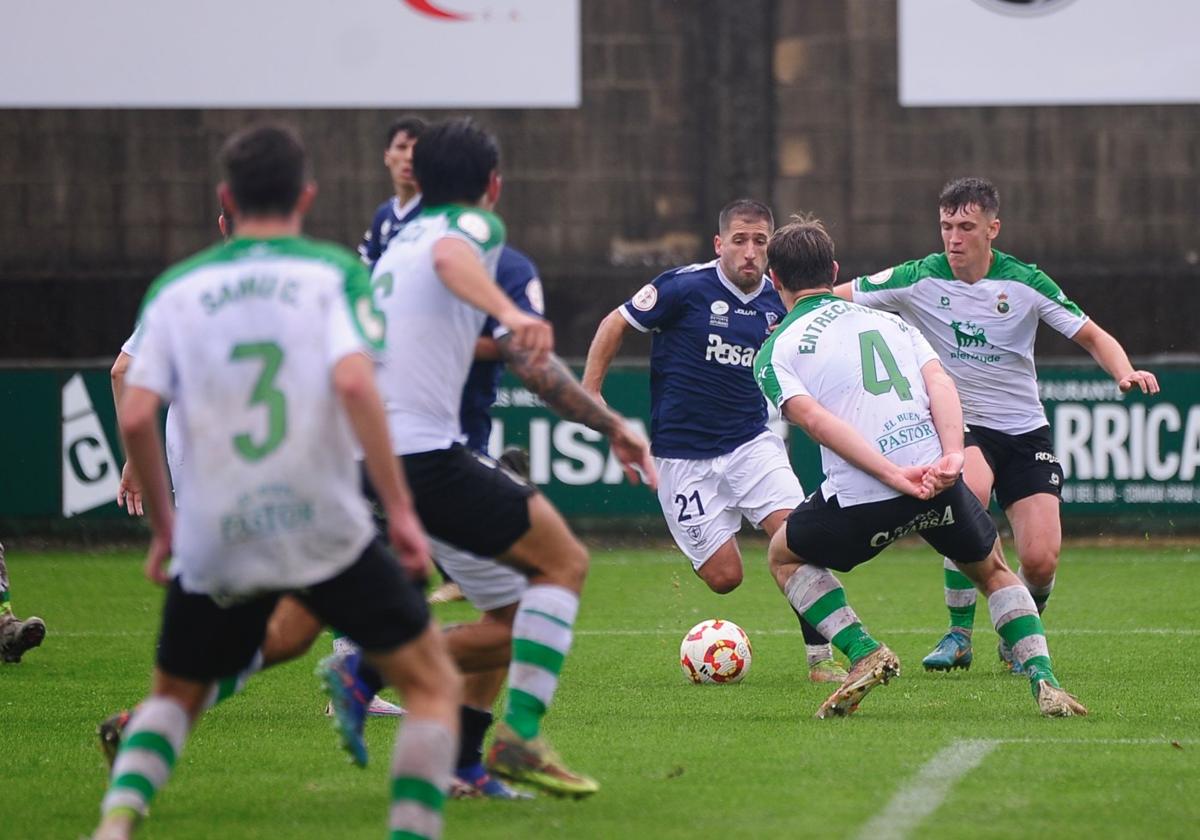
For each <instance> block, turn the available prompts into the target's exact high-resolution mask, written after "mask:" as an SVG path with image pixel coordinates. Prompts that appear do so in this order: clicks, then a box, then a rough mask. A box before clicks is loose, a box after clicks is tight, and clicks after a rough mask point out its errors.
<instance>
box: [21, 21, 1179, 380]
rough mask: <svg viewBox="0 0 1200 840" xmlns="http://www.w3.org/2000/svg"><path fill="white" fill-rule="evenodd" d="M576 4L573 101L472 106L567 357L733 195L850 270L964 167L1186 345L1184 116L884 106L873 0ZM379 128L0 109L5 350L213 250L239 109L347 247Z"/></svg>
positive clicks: (922, 249) (905, 252)
mask: <svg viewBox="0 0 1200 840" xmlns="http://www.w3.org/2000/svg"><path fill="white" fill-rule="evenodd" d="M582 7H583V38H582V61H583V106H582V107H581V108H580V109H578V110H571V111H565V110H552V111H551V110H531V111H494V112H481V113H478V114H477V116H479V117H480V118H481V119H482V120H483V121H484V122H485V123H487V124H488V125H490V126H491V127H492V128H494V129H495V130H496V131H497V133H498V134H499V135H500V137H501V141H502V143H503V146H504V153H505V184H506V186H505V195H504V198H503V201H502V205H501V208H500V209H501V211H502V213H503V215H504V216H505V218H506V220H507V221H508V223H509V228H510V238H511V241H512V242H513V244H515V245H517V246H518V247H520V248H522V249H524V250H526V251H527V252H528V253H529V254H530V255H531V256H532V257H533V258H534V259H535V261H537V262H538V263H539V264H540V265H541V267H542V274H543V277H544V279H545V281H546V286H547V291H548V297H549V304H550V313H551V315H552V317H553V318H554V320H555V322H556V324H557V325H558V329H559V335H560V339H559V340H560V349H561V350H562V351H563V352H565V353H566V354H569V355H581V354H582V353H583V352H585V350H586V347H587V341H588V338H589V337H590V335H591V332H592V329H593V328H594V326H595V324H596V322H597V321H598V320H599V319H600V318H601V317H603V315H604V314H605V313H606V312H607V311H608V310H609V309H610V308H611V307H612V306H614V305H615V304H617V303H618V302H620V301H621V300H622V299H623V298H624V297H625V296H627V295H628V294H629V293H630V292H632V291H633V290H634V289H636V288H637V286H639V285H640V284H641V283H643V282H645V281H646V280H648V279H650V278H651V277H653V276H654V275H655V274H656V273H657V272H658V271H660V270H662V269H664V268H666V267H669V266H671V265H675V264H678V263H681V262H691V261H693V260H697V259H707V258H709V256H710V255H711V244H710V241H711V236H712V233H713V232H714V231H713V228H714V227H715V216H716V212H717V210H718V209H719V208H720V207H721V205H722V204H724V203H725V201H727V200H729V199H730V198H733V197H736V196H739V195H754V196H764V197H767V198H768V199H770V200H771V201H773V202H774V205H775V207H776V209H777V213H778V215H780V216H781V217H782V216H786V214H787V213H790V212H793V211H795V210H798V209H805V210H811V211H815V212H817V213H818V214H819V215H821V216H822V217H823V218H825V219H826V220H827V221H828V222H829V223H830V225H831V228H832V231H833V233H834V235H835V237H836V238H837V240H838V247H839V256H840V257H841V259H842V262H843V266H844V270H845V271H846V272H847V273H855V272H859V271H869V270H874V269H875V268H878V267H881V266H883V265H886V264H890V263H892V262H896V261H898V260H901V259H905V258H908V257H911V256H917V255H922V254H925V253H928V252H930V251H933V250H937V249H938V248H939V247H940V243H939V239H938V236H937V227H936V215H935V214H936V208H935V206H934V205H935V203H936V195H937V191H938V189H939V187H940V185H941V184H942V182H943V181H945V180H946V179H947V178H950V177H953V176H955V175H959V174H966V173H978V174H982V175H986V176H987V177H990V178H992V179H993V180H995V181H996V183H997V184H998V185H999V187H1000V189H1001V192H1002V198H1003V201H1004V204H1003V210H1002V217H1003V220H1004V231H1003V234H1002V238H1001V241H1000V243H999V246H1000V247H1001V248H1002V249H1005V250H1009V251H1011V252H1012V253H1014V254H1016V255H1017V256H1020V257H1022V258H1024V259H1027V260H1032V261H1036V262H1038V263H1039V264H1041V265H1042V267H1043V268H1045V269H1046V270H1047V271H1048V272H1050V274H1051V275H1052V276H1054V277H1056V278H1057V279H1059V280H1060V282H1061V283H1062V284H1063V285H1064V287H1065V288H1066V289H1067V291H1068V292H1069V293H1070V294H1071V295H1072V296H1073V297H1075V298H1076V299H1077V300H1078V301H1079V302H1080V303H1081V305H1083V306H1084V308H1085V309H1087V310H1088V311H1089V312H1092V313H1093V314H1094V315H1095V316H1096V317H1097V318H1098V319H1099V320H1100V321H1101V322H1102V323H1105V324H1106V325H1108V326H1110V327H1111V328H1112V330H1113V331H1114V332H1115V333H1117V334H1118V335H1119V336H1120V337H1121V338H1123V339H1124V340H1126V342H1127V344H1128V346H1129V347H1130V349H1131V350H1132V351H1134V352H1137V353H1156V352H1182V351H1190V352H1196V351H1198V350H1200V342H1198V340H1197V338H1196V335H1195V331H1194V330H1191V329H1190V328H1189V324H1188V317H1189V314H1190V313H1188V312H1187V310H1188V309H1190V307H1189V306H1180V305H1179V304H1180V301H1181V299H1185V300H1188V301H1190V302H1191V303H1192V304H1194V303H1195V302H1196V301H1197V298H1196V295H1195V293H1194V292H1193V291H1192V289H1193V287H1194V286H1195V283H1196V281H1197V280H1200V267H1198V265H1197V263H1198V262H1200V254H1198V252H1200V224H1197V211H1198V210H1200V174H1198V173H1200V108H1196V107H1182V106H1177V107H1141V108H1132V107H1122V108H987V109H984V108H977V109H902V108H900V107H899V106H898V105H897V103H896V44H895V37H896V32H895V29H896V15H895V7H894V4H893V3H892V2H891V0H846V2H798V0H739V2H732V0H727V1H726V2H716V0H701V1H699V2H697V1H695V0H688V2H683V0H680V1H679V2H671V0H583V3H582ZM959 72H963V73H964V75H967V74H969V72H1000V71H999V70H996V69H994V68H987V67H986V66H978V67H977V66H975V65H971V64H964V65H963V66H962V68H961V69H960V70H959ZM442 115H443V114H439V113H429V114H427V116H431V117H438V116H442ZM394 116H395V115H394V114H393V113H390V112H380V111H356V110H340V111H331V110H324V111H281V112H269V113H261V112H259V113H253V112H245V111H195V110H162V111H77V110H72V111H61V110H60V111H30V110H9V111H0V195H2V196H3V200H0V358H18V357H57V358H66V357H88V356H103V355H111V354H112V353H115V351H116V349H117V348H118V346H119V345H120V342H121V341H122V340H123V338H124V337H125V336H126V335H127V334H128V332H129V330H130V328H131V326H132V323H133V317H134V312H135V310H136V306H137V301H138V300H139V298H140V295H141V293H142V291H143V290H144V289H145V286H146V284H147V283H148V282H149V280H150V279H151V278H152V277H153V275H154V274H156V273H157V272H158V271H159V270H161V268H163V267H164V266H165V265H167V264H169V263H170V262H172V261H174V260H177V259H179V258H181V257H183V256H185V255H187V254H188V253H190V252H192V251H194V250H196V249H198V248H200V247H202V246H204V245H206V244H207V243H209V242H211V241H212V239H213V238H214V236H215V234H216V231H215V219H216V214H217V206H216V200H215V198H214V195H213V189H212V185H213V184H214V183H215V181H216V180H217V178H218V171H217V167H216V154H217V150H218V149H219V147H220V144H221V142H222V140H223V138H224V137H225V136H226V135H227V134H228V133H229V132H230V131H231V130H233V129H235V128H237V127H239V126H241V125H243V124H245V123H246V122H247V121H249V120H252V119H260V118H265V117H271V118H276V119H281V120H285V121H287V122H290V123H292V124H294V125H296V126H297V127H298V128H299V129H300V130H301V131H302V133H303V134H304V136H305V138H306V140H307V142H308V144H309V147H310V150H311V152H312V156H313V159H314V166H315V171H316V174H317V178H318V181H319V184H320V187H321V196H320V198H319V200H318V202H317V205H316V208H315V210H314V213H313V214H312V216H311V218H310V224H309V231H310V232H311V233H312V234H313V235H315V236H318V237H321V238H326V239H332V240H335V241H339V242H342V243H345V244H347V245H352V244H353V243H355V242H356V240H357V238H358V237H359V236H360V235H361V232H362V230H363V228H364V227H365V225H366V223H367V221H368V220H369V218H370V216H371V213H372V210H373V208H374V207H375V206H376V205H377V204H378V203H379V201H380V200H382V199H383V198H384V197H385V196H386V195H387V194H388V193H389V191H390V184H389V183H388V179H387V175H386V172H385V170H384V169H383V166H382V160H381V158H382V142H383V141H382V139H381V138H382V133H383V131H384V128H385V127H386V125H387V124H388V122H389V121H390V120H391V119H392V118H393V117H394ZM1131 298H1133V299H1135V300H1136V308H1135V309H1133V314H1132V315H1131V314H1130V312H1131V310H1130V306H1129V304H1130V300H1131ZM1056 342H1059V343H1056ZM1043 347H1044V348H1047V349H1050V350H1054V351H1058V350H1062V349H1063V348H1064V345H1063V344H1062V343H1061V342H1060V341H1059V340H1058V339H1053V340H1051V341H1048V342H1045V343H1044V345H1043ZM628 350H629V351H630V352H632V353H635V354H639V353H644V352H645V351H646V344H645V343H644V342H643V341H632V342H631V343H630V347H629V348H628Z"/></svg>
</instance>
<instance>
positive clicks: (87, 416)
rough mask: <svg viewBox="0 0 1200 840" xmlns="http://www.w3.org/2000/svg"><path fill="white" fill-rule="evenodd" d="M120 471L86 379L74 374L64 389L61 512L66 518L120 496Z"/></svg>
mask: <svg viewBox="0 0 1200 840" xmlns="http://www.w3.org/2000/svg"><path fill="white" fill-rule="evenodd" d="M120 483H121V468H120V467H118V466H117V461H116V459H115V458H114V457H113V452H112V448H111V447H110V446H109V444H108V438H107V437H105V435H104V429H103V427H102V426H101V425H100V417H99V416H98V415H97V414H96V411H95V409H94V408H93V407H92V399H91V396H90V395H89V394H88V390H87V386H86V385H84V384H83V376H81V375H80V374H78V373H77V374H75V375H74V376H72V377H71V378H70V379H69V380H68V381H67V384H66V385H64V386H63V389H62V512H63V516H64V517H71V516H75V515H76V514H78V513H83V512H85V511H89V510H91V509H92V508H98V507H100V506H101V505H104V504H108V503H109V502H111V501H113V499H115V498H116V497H117V488H118V487H119V486H120Z"/></svg>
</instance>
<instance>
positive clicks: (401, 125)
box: [383, 114, 429, 149]
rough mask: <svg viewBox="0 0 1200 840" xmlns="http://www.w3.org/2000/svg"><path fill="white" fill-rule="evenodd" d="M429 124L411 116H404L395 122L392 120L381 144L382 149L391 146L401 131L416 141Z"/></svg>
mask: <svg viewBox="0 0 1200 840" xmlns="http://www.w3.org/2000/svg"><path fill="white" fill-rule="evenodd" d="M428 126H429V123H427V122H425V120H423V119H421V118H420V117H417V116H413V115H412V114H405V115H404V116H403V117H400V118H399V119H397V120H392V124H391V125H389V126H388V130H387V140H386V141H385V142H384V144H383V148H385V149H386V148H388V147H389V146H391V145H392V141H393V140H395V139H396V135H397V134H399V133H400V132H401V131H403V132H404V133H405V134H407V135H408V136H409V137H411V138H412V139H414V140H416V139H417V138H419V137H420V136H421V135H422V134H424V133H425V129H426V128H428Z"/></svg>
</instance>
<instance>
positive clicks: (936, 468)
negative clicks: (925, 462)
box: [922, 452, 964, 497]
mask: <svg viewBox="0 0 1200 840" xmlns="http://www.w3.org/2000/svg"><path fill="white" fill-rule="evenodd" d="M963 460H964V459H963V453H961V452H950V453H948V454H946V455H943V456H942V457H941V458H940V459H938V462H937V463H936V464H933V465H931V466H929V467H928V468H926V470H925V475H924V477H923V478H922V484H923V485H924V486H925V487H926V489H928V490H929V495H930V497H933V496H936V495H937V494H938V493H941V492H942V491H943V490H948V489H949V488H951V487H953V486H954V484H955V482H957V481H958V478H959V476H961V475H962V470H963Z"/></svg>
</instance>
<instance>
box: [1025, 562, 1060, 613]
mask: <svg viewBox="0 0 1200 840" xmlns="http://www.w3.org/2000/svg"><path fill="white" fill-rule="evenodd" d="M1017 577H1019V578H1020V579H1021V583H1023V584H1025V588H1026V589H1028V590H1029V594H1030V595H1032V596H1033V603H1034V604H1035V605H1036V606H1037V611H1038V615H1041V614H1042V613H1044V612H1045V611H1046V602H1047V601H1049V600H1050V593H1051V592H1053V591H1054V581H1055V577H1056V576H1055V575H1051V576H1050V582H1049V583H1048V584H1046V585H1045V586H1034V585H1033V584H1032V583H1030V582H1029V579H1028V578H1027V577H1025V569H1024V568H1023V567H1022V568H1020V569H1017Z"/></svg>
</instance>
